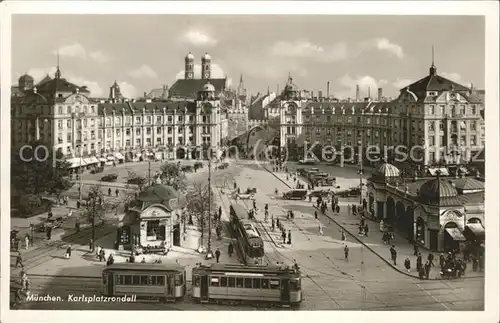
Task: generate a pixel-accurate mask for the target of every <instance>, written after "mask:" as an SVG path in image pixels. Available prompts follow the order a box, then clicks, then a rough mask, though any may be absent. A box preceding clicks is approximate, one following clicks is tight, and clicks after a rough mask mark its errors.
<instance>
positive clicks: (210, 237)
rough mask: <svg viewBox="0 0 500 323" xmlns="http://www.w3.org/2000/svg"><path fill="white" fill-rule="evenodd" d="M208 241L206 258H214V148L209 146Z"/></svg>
mask: <svg viewBox="0 0 500 323" xmlns="http://www.w3.org/2000/svg"><path fill="white" fill-rule="evenodd" d="M207 147H208V149H207V157H208V242H207V255H206V257H205V259H207V260H208V259H212V258H213V257H214V255H213V253H212V149H211V147H210V146H208V145H207Z"/></svg>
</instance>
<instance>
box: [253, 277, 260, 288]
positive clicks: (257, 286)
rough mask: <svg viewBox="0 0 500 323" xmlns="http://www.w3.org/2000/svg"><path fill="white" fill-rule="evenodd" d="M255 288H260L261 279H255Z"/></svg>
mask: <svg viewBox="0 0 500 323" xmlns="http://www.w3.org/2000/svg"><path fill="white" fill-rule="evenodd" d="M253 288H260V278H254V279H253Z"/></svg>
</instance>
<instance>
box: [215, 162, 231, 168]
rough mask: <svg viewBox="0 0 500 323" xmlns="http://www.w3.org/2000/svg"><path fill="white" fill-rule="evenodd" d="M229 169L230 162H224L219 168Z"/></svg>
mask: <svg viewBox="0 0 500 323" xmlns="http://www.w3.org/2000/svg"><path fill="white" fill-rule="evenodd" d="M228 167H229V163H228V162H224V163H222V164H221V165H219V166H217V168H218V169H226V168H228Z"/></svg>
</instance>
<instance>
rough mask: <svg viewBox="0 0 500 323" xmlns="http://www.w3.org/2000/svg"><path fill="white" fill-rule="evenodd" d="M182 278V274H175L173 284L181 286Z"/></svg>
mask: <svg viewBox="0 0 500 323" xmlns="http://www.w3.org/2000/svg"><path fill="white" fill-rule="evenodd" d="M183 280H184V276H183V275H175V286H181V285H182V284H183V283H184V282H183Z"/></svg>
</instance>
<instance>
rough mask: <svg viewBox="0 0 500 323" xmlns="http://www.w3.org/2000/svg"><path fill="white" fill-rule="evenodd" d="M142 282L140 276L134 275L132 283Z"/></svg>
mask: <svg viewBox="0 0 500 323" xmlns="http://www.w3.org/2000/svg"><path fill="white" fill-rule="evenodd" d="M140 282H141V280H140V278H139V276H132V285H139V284H140Z"/></svg>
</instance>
